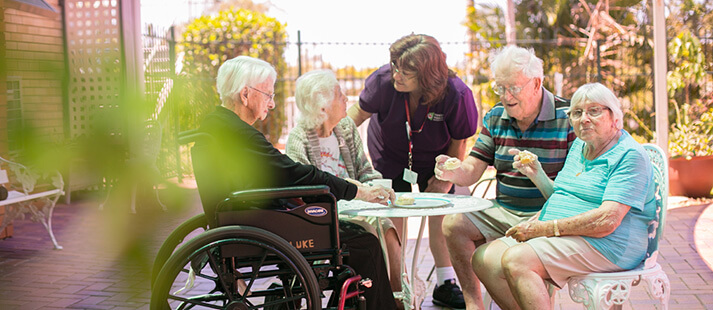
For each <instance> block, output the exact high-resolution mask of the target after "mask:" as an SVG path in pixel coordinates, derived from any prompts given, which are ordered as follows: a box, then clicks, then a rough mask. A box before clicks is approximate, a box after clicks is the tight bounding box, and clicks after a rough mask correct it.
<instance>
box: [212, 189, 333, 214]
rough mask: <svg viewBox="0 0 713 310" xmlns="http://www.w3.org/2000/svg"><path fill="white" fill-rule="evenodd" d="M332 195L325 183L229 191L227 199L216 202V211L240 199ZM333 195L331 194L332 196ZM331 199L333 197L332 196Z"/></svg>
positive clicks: (253, 199)
mask: <svg viewBox="0 0 713 310" xmlns="http://www.w3.org/2000/svg"><path fill="white" fill-rule="evenodd" d="M325 195H329V196H332V195H331V193H330V192H329V187H328V186H326V185H310V186H290V187H281V188H265V189H251V190H245V191H238V192H233V193H231V194H230V195H229V196H228V198H227V199H225V200H224V201H223V202H222V203H219V204H218V207H217V210H216V211H217V212H220V211H222V209H223V207H228V206H230V205H231V202H241V201H267V200H275V199H283V198H304V197H316V196H325ZM332 197H333V196H332ZM332 199H333V198H332Z"/></svg>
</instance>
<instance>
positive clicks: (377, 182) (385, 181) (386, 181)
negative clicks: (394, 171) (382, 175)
mask: <svg viewBox="0 0 713 310" xmlns="http://www.w3.org/2000/svg"><path fill="white" fill-rule="evenodd" d="M366 184H367V185H369V186H376V185H381V186H382V187H384V188H391V179H374V180H371V181H367V182H366Z"/></svg>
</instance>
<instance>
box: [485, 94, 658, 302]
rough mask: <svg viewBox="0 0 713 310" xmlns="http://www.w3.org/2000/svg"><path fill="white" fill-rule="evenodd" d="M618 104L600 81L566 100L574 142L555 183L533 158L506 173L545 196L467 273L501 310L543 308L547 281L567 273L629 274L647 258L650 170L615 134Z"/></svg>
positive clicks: (629, 141) (558, 281) (637, 149)
mask: <svg viewBox="0 0 713 310" xmlns="http://www.w3.org/2000/svg"><path fill="white" fill-rule="evenodd" d="M622 116H623V113H622V110H621V104H620V103H619V100H618V99H617V98H616V96H615V95H614V93H612V92H611V91H610V90H609V89H608V88H606V87H605V86H604V85H602V84H599V83H592V84H586V85H583V86H582V87H580V88H579V89H578V90H577V91H576V92H575V93H574V95H573V97H572V102H571V105H570V110H569V118H570V122H571V123H572V127H573V129H574V132H575V134H576V135H577V139H576V140H575V141H574V143H573V145H572V147H571V148H570V150H569V153H568V155H567V159H566V161H565V164H564V168H563V169H562V171H560V173H559V174H558V175H557V177H556V178H555V180H554V182H553V181H551V180H550V179H548V178H547V175H546V174H545V173H544V171H543V170H542V167H541V165H540V163H539V161H538V160H534V161H532V162H529V163H526V164H525V163H522V162H520V156H519V154H518V151H517V150H511V155H515V156H514V163H513V167H515V168H516V169H518V171H519V172H520V173H521V174H522V175H523V177H527V178H530V179H531V180H532V181H533V183H535V185H536V186H537V188H538V189H539V190H540V191H541V192H542V193H543V195H544V196H545V197H548V200H547V202H546V203H545V205H544V207H543V208H542V210H541V211H540V212H539V214H537V215H535V216H534V217H533V218H531V219H530V220H528V221H526V222H523V223H520V224H518V225H516V226H513V227H512V228H510V230H508V231H507V233H506V236H505V237H503V238H500V239H498V240H496V241H494V242H492V243H490V244H488V245H485V246H481V247H479V248H478V250H477V251H476V252H475V254H474V255H473V268H474V270H475V273H476V274H477V275H478V278H479V279H481V280H482V282H483V284H484V285H485V287H486V289H487V290H488V292H490V293H491V296H492V297H493V299H494V300H495V301H496V302H497V303H498V304H499V305H500V306H501V308H503V309H519V308H528V309H534V308H537V309H550V308H551V305H550V298H549V296H548V294H547V286H546V283H548V282H549V283H552V284H555V285H557V286H558V287H562V286H563V285H564V284H565V283H566V281H567V279H568V278H569V277H571V276H574V275H581V274H588V273H592V272H610V271H620V270H627V269H633V268H635V267H636V266H638V265H639V264H640V263H641V262H642V261H643V260H644V257H645V255H646V248H647V242H648V230H647V227H648V223H649V221H651V220H653V219H654V216H655V212H656V210H655V209H656V206H655V200H654V181H653V168H652V166H651V164H650V161H649V158H648V156H647V154H646V152H645V151H644V149H643V147H642V146H641V145H640V144H639V143H637V142H636V141H635V140H634V139H633V138H632V137H631V136H630V135H629V134H628V133H627V132H626V131H624V130H623V129H622Z"/></svg>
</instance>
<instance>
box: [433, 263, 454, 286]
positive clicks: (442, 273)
mask: <svg viewBox="0 0 713 310" xmlns="http://www.w3.org/2000/svg"><path fill="white" fill-rule="evenodd" d="M436 279H438V285H443V283H446V281H447V280H452V281H451V282H452V283H454V284H455V283H456V271H455V269H453V267H452V266H449V267H436Z"/></svg>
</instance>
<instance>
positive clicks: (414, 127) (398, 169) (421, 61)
mask: <svg viewBox="0 0 713 310" xmlns="http://www.w3.org/2000/svg"><path fill="white" fill-rule="evenodd" d="M389 52H390V54H391V57H390V60H391V62H390V64H388V65H385V66H383V67H381V68H379V69H378V70H376V71H375V72H374V73H372V74H371V75H370V76H369V77H368V78H367V80H366V85H365V87H364V90H363V91H362V93H361V95H360V96H359V104H358V105H354V106H353V107H352V108H350V109H349V111H348V112H347V114H348V115H349V117H351V118H352V119H353V120H354V123H356V125H357V126H359V125H361V124H362V123H363V122H364V121H365V120H366V119H367V118H371V120H370V121H369V128H368V135H369V138H368V141H367V146H368V147H369V155H370V156H371V160H372V163H373V164H374V168H376V170H378V171H379V172H381V173H382V174H383V175H384V177H385V178H388V179H392V180H393V188H394V190H395V191H397V192H411V184H418V187H419V190H420V191H424V192H438V193H447V192H452V191H453V184H452V183H450V182H445V181H440V180H437V179H436V178H435V177H434V176H433V168H434V166H435V162H436V161H435V158H436V156H438V155H439V154H447V155H449V156H451V157H458V158H459V159H461V160H462V159H463V157H464V156H465V148H466V145H465V144H466V143H465V142H466V141H465V139H467V138H469V137H470V136H472V135H473V134H475V132H476V129H477V123H478V121H477V119H478V112H477V110H476V107H475V102H474V100H473V93H472V92H471V90H470V89H469V88H468V87H467V86H466V85H465V83H463V81H461V80H460V79H459V78H457V77H456V76H455V74H454V73H453V71H451V70H449V69H448V66H447V65H446V55H445V54H444V53H443V51H442V50H441V47H440V45H439V44H438V41H436V39H434V38H433V37H431V36H427V35H416V34H412V35H408V36H405V37H403V38H401V39H399V40H397V41H396V42H394V43H393V44H392V45H391V47H390V48H389ZM442 221H443V217H442V216H438V217H430V218H429V223H428V224H429V243H430V247H431V253H432V254H433V257H434V260H435V262H436V267H437V269H436V271H437V277H438V285H437V286H436V288H435V289H434V296H433V301H434V303H435V304H438V305H443V306H448V307H451V308H464V307H465V304H464V302H463V294H462V292H461V290H460V288H459V287H458V286H457V285H456V284H455V271H453V267H452V266H451V262H450V258H449V257H448V249H447V248H446V242H445V237H444V236H443V232H442V231H441V222H442ZM394 224H396V227H397V231H401V229H400V227H401V225H403V223H402V220H400V219H394Z"/></svg>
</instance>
